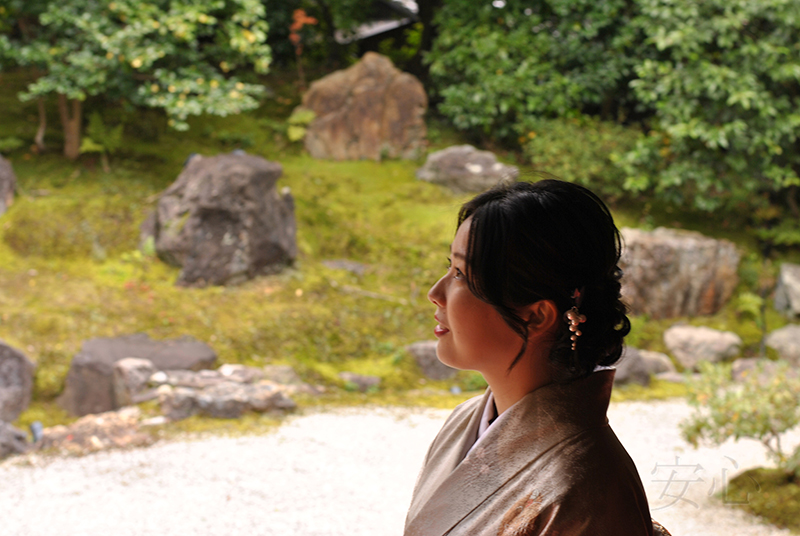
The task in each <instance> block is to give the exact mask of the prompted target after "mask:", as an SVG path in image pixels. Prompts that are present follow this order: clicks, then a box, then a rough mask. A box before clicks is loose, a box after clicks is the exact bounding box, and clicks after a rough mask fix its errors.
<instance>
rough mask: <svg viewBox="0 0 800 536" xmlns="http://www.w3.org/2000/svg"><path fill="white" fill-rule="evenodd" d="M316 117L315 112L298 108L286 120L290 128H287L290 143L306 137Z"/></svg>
mask: <svg viewBox="0 0 800 536" xmlns="http://www.w3.org/2000/svg"><path fill="white" fill-rule="evenodd" d="M315 117H316V114H315V113H314V110H309V109H308V108H303V107H302V106H298V107H297V108H295V109H294V111H293V112H292V115H290V116H289V119H287V120H286V122H287V123H288V126H287V127H286V137H287V138H289V141H301V140H302V139H303V138H305V137H306V130H307V129H308V125H310V124H311V122H312V121H313V120H314V118H315Z"/></svg>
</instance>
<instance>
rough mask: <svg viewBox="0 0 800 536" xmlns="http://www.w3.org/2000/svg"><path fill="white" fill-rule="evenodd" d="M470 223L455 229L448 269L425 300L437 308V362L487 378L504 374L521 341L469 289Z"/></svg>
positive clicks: (488, 306) (435, 330)
mask: <svg viewBox="0 0 800 536" xmlns="http://www.w3.org/2000/svg"><path fill="white" fill-rule="evenodd" d="M471 223H472V220H471V218H468V219H467V220H465V221H464V223H462V224H461V226H460V227H459V228H458V232H457V233H456V236H455V239H454V240H453V243H452V245H451V246H450V266H449V268H448V270H447V272H446V273H445V274H444V276H443V277H442V278H441V279H439V281H437V282H436V284H435V285H433V287H431V289H430V290H429V291H428V299H429V300H430V301H431V303H433V304H434V305H435V306H436V314H435V318H436V321H437V322H438V325H437V326H436V328H435V329H434V333H435V334H436V337H437V339H438V344H437V346H436V355H437V356H438V358H439V361H441V362H442V363H444V364H445V365H449V366H451V367H453V368H457V369H464V370H477V371H478V372H481V373H483V374H484V375H486V373H487V372H489V373H491V372H492V371H494V370H495V369H496V370H497V371H505V370H506V369H507V368H508V366H509V365H510V363H511V362H512V361H513V359H514V357H515V356H516V355H517V353H518V352H519V349H520V347H521V345H522V341H521V340H520V338H519V336H518V335H517V334H516V333H515V332H514V331H513V330H512V329H511V328H510V327H509V326H508V324H506V322H505V321H504V320H503V317H501V316H500V314H499V313H498V312H497V311H496V310H495V309H494V307H492V306H491V305H489V304H488V303H486V302H484V301H482V300H480V299H478V298H477V297H476V296H475V295H474V294H473V293H472V291H471V290H470V289H469V285H468V284H467V265H466V254H467V244H468V239H469V229H470V226H471Z"/></svg>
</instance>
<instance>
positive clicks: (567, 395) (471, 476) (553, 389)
mask: <svg viewBox="0 0 800 536" xmlns="http://www.w3.org/2000/svg"><path fill="white" fill-rule="evenodd" d="M613 383H614V371H613V370H601V371H597V372H594V373H592V374H591V375H589V376H588V377H586V378H583V379H580V380H576V381H573V382H569V383H566V384H555V383H554V384H549V385H545V386H544V387H540V388H539V389H536V390H535V391H532V392H530V393H528V394H527V395H525V396H524V397H523V398H522V399H521V400H520V401H519V402H517V403H516V404H514V405H513V406H512V407H510V408H509V409H507V410H506V411H505V412H504V413H503V415H502V417H503V418H502V419H498V421H497V422H496V423H495V424H494V425H493V426H491V427H489V428H488V429H487V430H486V434H485V437H483V438H482V440H481V442H480V444H478V445H476V446H475V448H474V449H472V450H471V451H470V450H469V449H470V447H471V446H472V444H473V442H474V441H475V438H476V435H477V431H478V426H479V424H480V419H481V416H482V414H483V408H484V407H485V405H486V398H487V397H488V396H489V393H490V391H488V390H487V393H486V394H485V395H484V396H483V397H481V398H476V399H473V400H471V401H468V402H467V403H465V404H464V405H463V409H462V408H459V409H457V410H456V412H454V415H453V418H452V419H453V422H452V423H448V424H446V425H445V427H444V428H443V429H442V433H440V435H439V436H438V437H437V439H436V441H435V443H434V445H433V447H432V453H433V455H432V456H431V458H430V459H429V460H428V463H427V466H426V471H427V472H428V473H429V477H428V478H427V480H426V481H425V482H421V483H420V484H421V486H420V489H418V491H417V497H416V500H415V501H414V504H412V505H411V509H410V510H409V518H408V519H409V523H408V524H407V530H406V534H408V535H412V534H423V531H424V534H425V535H426V536H433V535H439V534H445V533H446V532H447V531H449V530H450V529H451V528H452V527H453V526H454V525H456V524H457V523H458V522H459V521H461V520H462V519H463V518H464V517H466V516H467V515H468V514H469V513H470V512H472V510H474V509H475V508H477V507H478V506H480V504H481V503H482V502H484V501H485V500H486V499H487V498H488V497H490V496H491V495H492V494H493V493H495V492H496V491H497V490H498V489H499V488H501V487H502V486H503V485H504V484H505V483H506V482H507V481H508V480H509V479H511V478H513V477H514V475H516V474H517V473H519V472H520V471H522V470H524V469H525V468H526V467H527V466H529V465H530V464H532V463H534V462H535V461H536V460H537V459H539V458H540V457H541V456H542V454H544V453H545V452H547V451H548V450H549V449H551V448H552V447H554V446H555V445H556V444H558V443H559V442H561V441H563V440H565V439H566V438H568V437H571V436H573V435H576V434H579V433H581V432H583V431H585V430H588V429H591V428H598V427H602V426H606V425H607V424H608V419H607V418H606V410H607V409H608V403H609V400H610V398H611V389H612V387H613ZM506 413H507V415H506ZM415 527H416V529H415Z"/></svg>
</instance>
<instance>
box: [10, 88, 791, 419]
mask: <svg viewBox="0 0 800 536" xmlns="http://www.w3.org/2000/svg"><path fill="white" fill-rule="evenodd" d="M26 80H27V78H26V73H24V72H17V73H13V72H12V73H5V74H3V75H2V78H0V109H2V110H3V121H2V122H0V138H2V137H6V136H16V137H19V138H21V139H24V140H27V141H29V140H31V139H32V138H33V134H34V132H35V129H36V124H37V117H36V108H35V103H26V104H20V103H19V102H18V101H17V98H16V94H17V92H18V91H20V90H21V89H22V88H23V87H24V85H25V83H26ZM266 82H267V83H268V84H271V85H272V86H273V87H274V91H275V95H274V98H270V99H268V100H266V101H265V102H264V105H263V106H262V107H261V108H260V109H258V110H256V111H255V112H253V113H251V114H248V115H242V116H231V117H225V118H218V117H202V118H197V119H195V120H193V121H192V123H191V124H192V128H191V129H190V130H189V131H188V132H186V133H177V132H173V131H170V130H168V129H167V128H166V121H165V120H164V118H163V117H162V116H160V115H159V114H158V113H156V112H143V113H139V112H137V111H135V110H131V109H128V108H126V106H125V105H124V104H119V105H118V106H117V107H114V106H112V107H105V108H103V112H102V113H103V116H104V118H105V120H106V121H107V122H109V124H113V123H114V122H115V121H117V122H118V121H120V120H121V121H123V123H124V125H125V130H124V132H125V134H124V149H122V150H121V151H120V153H119V154H115V155H112V157H111V159H110V161H111V167H112V171H111V172H110V173H103V172H102V170H100V166H99V164H98V162H97V160H96V157H90V156H84V157H82V158H81V159H80V160H79V161H77V162H69V161H66V160H65V159H63V158H62V157H61V156H60V154H59V152H58V151H57V150H56V149H57V148H58V147H60V144H61V136H60V132H59V128H58V127H59V126H58V123H57V114H56V111H55V109H54V106H53V103H49V104H48V112H49V120H50V124H51V126H50V128H49V130H48V136H47V138H46V141H47V143H48V145H49V146H50V147H51V148H52V151H51V152H47V153H45V154H41V155H40V154H35V153H34V152H32V151H31V150H30V148H29V147H27V146H25V147H22V148H20V149H18V150H16V151H14V152H12V153H10V154H9V155H7V156H8V158H9V159H10V160H11V161H12V164H13V166H14V169H15V172H16V174H17V177H18V181H19V189H18V194H17V198H16V201H15V203H14V205H13V206H12V207H11V209H10V210H9V211H8V213H7V214H6V215H4V216H3V217H2V219H0V338H3V339H4V340H6V341H7V342H8V343H9V344H12V345H14V346H16V347H19V348H21V349H22V350H23V351H24V352H25V353H26V354H27V355H28V356H29V357H31V359H33V360H34V361H35V362H36V363H37V372H36V382H35V393H34V396H35V400H34V403H33V404H32V405H31V408H30V409H29V410H28V411H27V412H26V413H25V414H23V416H22V417H21V418H20V420H19V421H18V424H19V425H21V426H24V425H27V424H28V423H30V422H31V421H33V420H42V421H44V422H45V424H54V423H57V422H65V421H66V420H67V417H66V415H64V414H63V413H60V410H58V409H57V407H56V406H55V405H54V403H53V399H54V398H55V397H56V396H57V395H58V394H59V392H60V391H61V389H62V388H63V382H64V377H65V375H66V372H67V370H68V367H69V363H70V360H71V359H72V356H73V355H75V353H76V352H77V351H78V350H79V348H80V345H81V343H82V341H85V340H87V339H89V338H92V337H109V336H116V335H122V334H129V333H136V332H144V333H147V334H149V335H150V336H151V337H153V338H156V339H163V338H172V337H177V336H180V335H191V336H193V337H196V338H197V339H199V340H202V341H205V342H207V343H208V344H210V345H211V346H212V347H213V348H214V349H215V350H216V352H217V353H218V355H219V358H220V362H222V363H243V364H247V365H254V366H260V365H265V364H268V363H272V364H289V365H292V366H293V367H295V368H296V370H297V371H298V372H299V373H300V374H301V375H302V376H303V377H304V378H305V379H306V380H307V381H310V382H314V383H320V384H322V385H325V386H327V387H328V388H329V389H330V394H329V395H326V396H324V397H322V398H321V399H320V400H319V403H324V404H364V403H377V404H395V405H397V404H399V405H407V404H424V405H432V406H436V407H440V406H441V407H452V406H453V405H455V404H456V403H458V402H460V401H463V400H464V399H465V398H466V397H467V394H469V393H472V392H475V391H476V390H479V389H480V388H481V386H482V382H481V380H479V379H477V377H476V375H475V374H474V373H468V372H463V373H459V375H458V376H457V377H456V378H455V379H454V380H453V381H449V382H426V381H425V380H423V379H422V376H421V374H420V372H419V370H418V369H417V367H416V365H415V364H414V363H413V360H412V359H411V358H410V356H409V355H407V353H406V352H405V351H404V350H403V347H404V346H405V345H407V344H409V343H411V342H414V341H417V340H423V339H430V338H431V336H432V328H433V318H432V315H433V310H432V307H431V305H430V304H429V303H428V301H427V299H426V292H427V290H428V288H429V287H430V285H431V284H432V283H433V282H434V281H435V280H436V279H437V278H438V277H439V276H440V275H441V273H442V272H443V271H444V269H445V266H446V262H447V261H446V257H447V254H448V245H449V243H450V240H451V238H452V235H453V232H454V221H455V216H456V213H457V210H458V207H459V206H460V204H461V203H462V202H463V201H464V200H465V199H466V197H465V196H454V195H452V194H450V193H448V192H447V191H445V190H444V189H442V188H440V187H438V186H434V185H431V184H427V183H423V182H420V181H417V180H416V179H415V178H414V171H415V170H416V168H417V167H418V166H419V165H420V164H421V162H408V161H405V162H400V161H387V162H382V163H377V162H367V161H362V162H329V161H317V160H313V159H311V158H309V157H308V156H306V155H305V154H304V153H303V151H302V150H301V147H300V146H299V145H297V144H294V145H293V144H290V143H289V142H288V141H286V139H285V136H284V135H283V134H282V132H281V129H282V128H283V126H284V120H285V118H286V117H287V116H288V115H289V113H290V112H291V110H292V108H293V107H294V106H295V105H296V104H297V103H298V98H297V95H296V92H294V91H293V89H292V88H291V86H289V85H286V84H283V85H282V84H280V83H279V79H278V78H269V79H266ZM92 105H93V103H92V102H91V101H90V102H88V103H87V104H86V108H87V110H91V109H92ZM27 141H26V143H27ZM459 142H463V139H462V138H461V137H460V136H459V134H458V133H457V132H454V131H453V130H452V129H448V128H447V127H446V126H445V125H443V124H441V123H439V122H437V121H435V120H433V121H432V122H431V146H432V148H440V147H444V146H447V145H451V144H453V143H459ZM237 147H242V148H245V149H246V150H247V151H248V152H250V153H253V154H258V155H261V156H264V157H265V158H268V159H271V160H277V161H279V162H280V163H281V164H282V165H283V168H284V175H283V178H282V179H281V180H280V182H279V187H283V186H288V187H289V188H291V191H292V194H293V195H294V198H295V202H296V216H297V222H298V236H297V239H298V246H299V257H298V259H297V263H296V265H295V266H294V267H293V268H291V269H289V270H287V271H285V272H284V273H281V274H279V275H274V276H268V277H259V278H257V279H255V280H253V281H250V282H247V283H245V284H242V285H240V286H234V287H213V288H205V289H187V288H178V287H175V286H174V281H175V280H176V278H177V275H178V270H176V269H175V268H172V267H169V266H167V265H165V264H164V263H162V262H160V261H159V260H158V259H157V258H155V257H153V256H148V255H146V254H143V253H142V252H140V251H139V249H138V247H139V244H138V233H139V231H138V227H139V225H140V224H141V222H142V221H143V220H144V219H145V218H146V217H147V215H148V213H149V212H150V211H152V210H153V208H154V206H155V199H156V195H157V194H158V193H159V192H161V191H162V190H163V189H164V188H166V187H167V186H168V185H169V184H170V183H172V181H174V180H175V178H176V177H177V176H178V174H179V173H180V171H181V168H182V165H183V162H184V160H185V159H186V157H187V156H188V155H189V154H191V153H200V154H207V155H211V154H217V153H219V152H226V151H230V150H232V149H234V148H237ZM504 158H505V157H504ZM509 158H513V155H509ZM522 174H523V176H527V175H532V170H531V169H528V168H525V167H523V169H522ZM641 210H642V209H641V207H638V206H636V205H629V206H622V207H619V208H618V209H617V212H616V214H617V217H618V219H619V220H620V222H621V223H622V224H626V225H636V224H641V221H642V218H643V216H642V214H641ZM650 214H656V216H650ZM657 216H658V215H657V210H656V209H648V215H647V218H645V220H646V221H645V223H647V224H648V225H649V224H651V223H653V222H655V223H658V221H660V220H658V218H659V217H660V216H658V217H657ZM673 216H674V217H675V218H677V217H678V215H670V217H673ZM691 223H692V225H695V227H696V228H698V229H699V230H701V231H703V232H707V234H712V235H714V234H715V232H714V226H713V223H712V222H710V221H706V222H705V225H706V226H707V227H708V229H704V228H703V224H704V222H698V221H694V220H693V221H692V222H691ZM684 226H687V225H686V224H684ZM743 248H745V250H751V249H752V246H751V245H748V244H746V243H744V245H743ZM329 259H349V260H354V261H358V262H360V263H363V264H364V265H365V266H366V271H365V273H364V274H363V275H361V276H358V275H355V274H353V273H350V272H347V271H344V270H334V269H330V268H326V267H325V266H324V265H323V261H324V260H329ZM687 320H688V319H687ZM675 322H676V320H669V321H659V322H655V321H650V320H648V319H646V318H634V319H633V323H634V331H633V333H632V334H631V337H630V339H629V342H630V344H632V345H634V346H638V347H642V348H648V349H653V350H662V351H663V343H662V342H661V333H662V332H663V330H664V329H666V328H667V327H669V325H672V324H673V323H675ZM691 322H692V323H695V324H703V325H710V326H712V327H716V328H721V329H730V330H732V331H736V332H737V333H739V334H740V335H741V336H742V337H743V338H744V339H745V344H746V346H747V349H748V350H747V351H752V349H753V348H754V347H755V346H756V344H757V340H758V337H759V334H758V331H757V330H756V328H755V324H754V322H753V320H752V319H748V318H746V317H743V316H742V315H740V314H738V313H737V312H736V311H735V308H734V307H733V306H730V307H728V308H726V309H725V310H724V311H722V312H721V313H719V314H718V315H715V316H713V317H709V318H701V319H691ZM782 322H785V321H783V320H782V319H780V318H777V317H770V320H769V327H770V329H774V328H775V327H778V326H779V325H780V324H781V323H782ZM345 370H347V371H353V372H357V373H362V374H371V375H377V376H380V377H381V378H382V380H383V381H382V385H381V389H380V391H379V392H376V393H370V394H367V395H362V394H359V393H352V392H348V391H347V387H348V386H347V385H344V384H343V383H342V382H341V380H339V378H338V376H337V374H338V373H339V372H341V371H345ZM453 385H457V386H459V387H460V388H461V389H462V390H463V391H464V392H465V393H467V394H463V395H450V394H447V393H448V390H449V389H450V387H452V386H453ZM683 389H684V388H683V387H682V386H673V385H667V384H662V383H659V382H655V383H654V386H653V388H650V389H639V388H635V387H631V388H625V389H620V390H618V391H617V392H616V393H615V399H618V400H622V399H648V398H654V397H655V398H664V397H670V396H681V395H682V394H683V392H684V391H683ZM309 403H312V402H309ZM196 421H197V423H201V422H204V421H202V419H196ZM210 421H213V420H210ZM187 426H188V425H187ZM204 426H206V424H196V427H197V428H203V427H204ZM209 426H211V425H209ZM225 426H228V425H225ZM212 427H213V426H212Z"/></svg>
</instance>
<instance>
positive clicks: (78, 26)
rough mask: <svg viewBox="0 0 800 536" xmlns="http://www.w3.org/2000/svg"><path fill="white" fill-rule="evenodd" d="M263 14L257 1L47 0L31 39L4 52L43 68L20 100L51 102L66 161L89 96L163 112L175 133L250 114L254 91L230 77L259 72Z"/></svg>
mask: <svg viewBox="0 0 800 536" xmlns="http://www.w3.org/2000/svg"><path fill="white" fill-rule="evenodd" d="M264 17H265V11H264V6H263V5H262V4H261V2H259V1H258V0H212V1H208V2H202V3H197V2H190V1H188V0H155V1H152V2H148V3H141V2H138V1H137V0H113V1H110V0H63V1H61V2H52V3H50V4H49V5H48V6H47V10H46V11H45V12H44V13H42V15H41V16H40V18H39V21H40V23H41V31H40V32H39V35H38V36H37V38H36V39H35V41H34V42H32V43H30V44H27V45H23V46H20V47H15V48H14V51H13V53H12V55H13V57H14V59H15V60H16V61H17V62H19V63H38V64H42V65H44V67H45V68H46V69H45V70H46V72H45V74H43V75H42V76H41V77H39V78H38V79H37V80H36V81H35V82H33V83H32V84H30V86H29V87H28V90H27V91H26V92H25V93H23V94H22V95H21V96H20V97H21V98H22V99H23V100H25V99H31V98H37V97H41V96H45V95H49V94H51V93H54V94H56V95H57V97H58V103H59V112H60V115H61V121H62V126H63V128H64V138H65V143H64V154H65V155H66V156H67V157H68V158H73V159H74V158H77V156H78V155H79V154H80V146H81V125H82V106H83V102H84V101H85V99H86V98H87V97H88V96H92V95H101V94H102V95H104V96H105V97H107V98H111V99H113V98H125V99H128V100H130V101H131V102H133V103H134V104H137V105H143V106H148V107H154V108H162V109H164V110H165V111H166V113H167V115H168V117H169V125H170V126H172V127H173V128H175V129H178V130H185V129H187V128H188V123H187V119H188V117H189V116H190V115H200V114H214V115H228V114H233V113H239V112H242V111H244V110H248V109H252V108H255V107H256V106H257V105H258V101H257V100H256V98H257V97H258V96H259V95H261V94H262V92H263V88H262V86H260V85H258V84H250V83H244V82H242V81H240V80H238V79H237V78H236V77H234V76H233V74H234V73H235V72H236V71H237V69H246V68H251V67H252V68H254V69H255V71H256V72H266V71H267V69H268V66H269V63H270V59H271V58H270V50H269V47H268V46H267V45H266V37H267V29H268V28H267V23H266V21H265V18H264Z"/></svg>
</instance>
